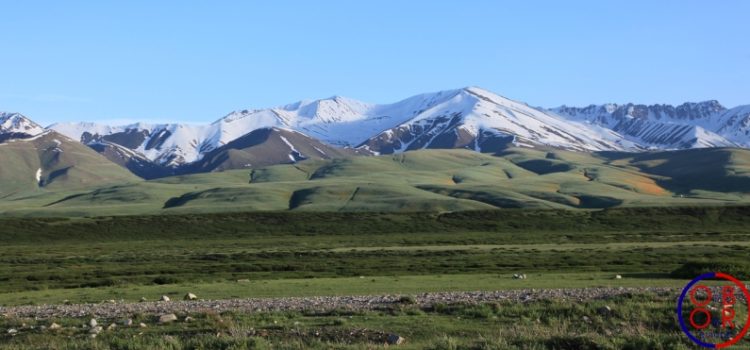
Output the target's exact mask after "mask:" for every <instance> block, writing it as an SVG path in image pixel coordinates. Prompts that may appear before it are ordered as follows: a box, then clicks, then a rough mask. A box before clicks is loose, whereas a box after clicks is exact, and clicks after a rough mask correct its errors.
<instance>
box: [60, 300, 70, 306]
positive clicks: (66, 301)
mask: <svg viewBox="0 0 750 350" xmlns="http://www.w3.org/2000/svg"><path fill="white" fill-rule="evenodd" d="M62 303H63V304H64V305H70V304H72V303H71V302H70V300H68V299H65V300H63V302H62Z"/></svg>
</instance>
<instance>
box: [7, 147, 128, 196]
mask: <svg viewBox="0 0 750 350" xmlns="http://www.w3.org/2000/svg"><path fill="white" fill-rule="evenodd" d="M136 181H140V178H138V177H137V176H135V175H133V174H131V173H130V172H129V171H128V170H126V169H124V168H122V167H120V166H118V165H116V164H114V163H112V162H110V161H108V160H107V159H106V158H104V157H102V156H101V155H99V154H97V153H96V152H94V151H93V150H91V149H90V148H88V147H87V146H84V145H82V144H80V143H78V142H75V141H72V140H70V139H68V138H67V137H65V136H62V135H60V134H58V133H55V132H47V133H45V134H42V135H39V136H36V137H32V138H29V139H13V140H8V141H6V142H3V143H0V198H2V199H3V200H4V201H5V202H8V201H10V200H11V199H18V198H22V197H29V196H32V197H33V196H38V195H44V194H48V193H50V192H55V193H58V192H59V191H71V190H81V189H86V188H92V187H97V186H104V185H110V184H116V183H124V182H136ZM13 202H15V201H11V203H13ZM21 202H23V201H21ZM11 205H12V204H11Z"/></svg>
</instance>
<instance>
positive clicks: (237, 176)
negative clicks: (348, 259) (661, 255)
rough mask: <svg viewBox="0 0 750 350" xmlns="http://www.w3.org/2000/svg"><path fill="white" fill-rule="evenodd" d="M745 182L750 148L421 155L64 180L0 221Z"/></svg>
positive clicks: (511, 203) (338, 207)
mask: <svg viewBox="0 0 750 350" xmlns="http://www.w3.org/2000/svg"><path fill="white" fill-rule="evenodd" d="M2 147H8V145H6V146H2ZM5 153H6V152H4V153H3V154H5ZM36 166H37V165H36V164H32V165H26V167H27V168H28V169H31V168H34V167H36ZM27 173H28V171H27ZM31 174H33V171H32V172H31ZM749 174H750V151H748V150H743V149H728V148H718V149H696V150H685V151H673V152H663V151H662V152H650V153H613V152H609V153H593V154H589V153H576V152H567V151H559V150H535V149H527V148H513V149H509V150H506V151H503V152H501V153H498V154H495V155H491V154H483V153H477V152H473V151H468V150H455V149H452V150H420V151H413V152H406V153H403V154H397V155H386V156H377V157H345V158H338V159H333V160H308V161H303V162H300V163H296V164H288V165H276V166H269V167H262V168H256V169H248V170H230V171H224V172H214V173H204V174H196V175H184V176H175V177H168V178H163V179H158V180H151V181H132V179H130V178H128V177H122V178H118V177H116V176H115V177H111V176H106V177H107V180H111V181H110V183H112V182H117V183H116V184H113V185H108V186H101V185H99V186H95V187H90V188H85V189H80V187H79V188H78V189H77V188H73V187H70V186H62V183H60V186H58V187H56V188H57V189H59V190H58V191H53V190H52V189H53V188H55V187H54V186H50V189H49V190H46V191H44V192H39V191H30V192H28V193H29V194H28V195H25V196H18V195H16V196H15V197H14V198H12V199H5V200H3V201H0V212H2V213H4V214H6V215H38V216H58V215H59V216H91V215H121V214H168V213H176V214H177V213H190V212H226V211H257V210H271V211H283V210H295V211H459V210H481V209H495V208H550V209H552V208H558V209H587V208H608V207H616V206H662V205H688V206H689V205H727V204H742V203H747V202H748V200H749V199H750V196H748V192H750V176H748V175H749ZM26 175H27V177H29V178H31V180H33V177H32V176H30V175H29V174H26ZM27 180H28V179H27ZM31 182H32V183H31V185H34V184H33V181H31ZM29 187H33V186H29Z"/></svg>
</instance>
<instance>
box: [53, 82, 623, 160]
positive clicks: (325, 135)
mask: <svg viewBox="0 0 750 350" xmlns="http://www.w3.org/2000/svg"><path fill="white" fill-rule="evenodd" d="M457 115H460V116H461V117H460V118H459V119H461V120H462V121H461V122H460V123H459V124H460V125H456V124H455V123H457V122H458V121H457V120H456V121H454V122H453V123H454V124H451V125H448V124H446V121H447V120H452V119H451V118H453V117H455V116H457ZM446 118H447V119H446ZM50 128H51V129H54V130H56V131H58V132H60V133H62V134H65V135H67V136H69V137H71V138H74V139H77V140H81V142H83V143H86V144H100V143H102V142H111V143H116V144H119V145H121V146H124V147H127V148H128V149H130V150H132V151H134V152H137V153H139V154H141V155H143V156H144V157H146V158H147V159H150V160H151V161H153V162H155V163H157V164H158V165H160V166H165V167H178V166H181V165H184V164H189V163H193V162H196V161H198V160H200V159H201V158H202V157H203V155H205V154H206V153H207V152H210V151H213V150H215V149H218V148H220V147H222V146H224V145H226V144H228V143H229V142H231V141H233V140H236V139H237V138H239V137H241V136H243V135H246V134H247V133H249V132H251V131H253V130H258V129H261V128H279V129H286V130H293V131H297V132H301V133H303V134H305V135H308V136H310V137H312V138H315V139H319V140H321V141H323V142H324V143H326V144H329V145H332V146H338V147H356V146H362V147H364V148H369V149H371V150H373V151H375V152H379V153H390V152H397V151H403V150H410V149H416V148H431V147H453V146H455V147H469V148H476V149H478V150H481V149H482V145H484V147H485V148H486V147H489V146H488V145H489V144H490V143H493V142H497V140H499V139H504V138H508V137H510V138H511V140H510V142H514V143H516V144H519V145H521V144H525V145H548V146H553V147H562V148H568V149H574V150H582V151H583V150H589V151H595V150H613V149H625V148H628V147H631V146H632V145H630V144H629V143H627V142H625V143H623V141H622V140H621V137H620V136H619V135H617V134H616V133H613V132H610V131H609V130H606V129H603V128H600V127H597V126H591V125H588V124H586V123H578V122H570V121H566V120H565V119H563V118H561V117H559V116H557V115H554V114H548V113H545V111H543V110H539V109H535V108H532V107H529V106H527V105H525V104H522V103H518V102H514V101H511V100H508V99H506V98H503V97H500V96H498V95H495V94H493V93H490V92H488V91H485V90H482V89H479V88H466V89H458V90H450V91H442V92H436V93H429V94H422V95H417V96H413V97H410V98H407V99H405V100H403V101H400V102H396V103H393V104H383V105H377V104H368V103H364V102H360V101H356V100H353V99H349V98H344V97H339V96H334V97H331V98H327V99H322V100H315V101H301V102H297V103H293V104H289V105H286V106H281V107H276V108H268V109H256V110H242V111H235V112H232V113H229V114H228V115H226V116H225V117H223V118H221V119H219V120H217V121H215V122H213V123H211V124H209V125H187V124H145V123H138V124H131V125H126V126H108V125H101V124H96V123H60V124H54V125H52V126H50ZM407 130H408V131H407ZM407 134H409V136H407ZM417 134H419V135H417ZM438 134H442V136H440V137H438ZM384 135H385V136H384ZM388 135H400V136H398V137H396V138H392V137H391V136H388ZM450 135H456V138H458V139H460V141H457V143H455V144H451V143H450V142H449V141H447V140H448V139H450V138H451V137H453V136H450ZM425 138H429V139H431V140H425ZM475 138H479V139H481V140H482V142H479V143H477V142H474V139H475ZM416 139H420V141H417V142H415V141H414V140H416ZM493 140H494V141H493ZM391 142H392V143H393V146H392V147H391V146H387V144H389V143H391ZM472 142H473V143H472ZM407 143H408V145H407ZM470 144H471V145H470ZM474 144H476V145H474Z"/></svg>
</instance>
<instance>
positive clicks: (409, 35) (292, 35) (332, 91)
mask: <svg viewBox="0 0 750 350" xmlns="http://www.w3.org/2000/svg"><path fill="white" fill-rule="evenodd" d="M0 13H2V30H0V48H1V49H2V53H1V54H0V81H1V82H2V83H0V111H8V112H20V113H23V114H25V115H27V116H29V117H30V118H32V119H34V120H36V121H37V122H39V123H42V124H45V125H46V124H49V123H53V122H65V121H100V122H110V123H117V122H127V121H136V120H138V121H150V122H161V121H176V122H177V121H179V122H193V123H206V122H212V121H214V120H216V119H219V118H221V117H222V116H224V115H226V114H227V113H229V112H230V111H233V110H238V109H253V108H265V107H273V106H278V105H284V104H288V103H292V102H295V101H298V100H302V99H317V98H326V97H330V96H333V95H341V96H346V97H350V98H354V99H359V100H363V101H366V102H372V103H390V102H396V101H398V100H400V99H403V98H406V97H409V96H412V95H415V94H419V93H424V92H432V91H440V90H447V89H454V88H460V87H464V86H480V87H482V88H485V89H488V90H491V91H493V92H495V93H498V94H500V95H503V96H506V97H508V98H512V99H515V100H520V101H524V102H527V103H529V104H530V105H533V106H543V107H556V106H559V105H562V104H566V105H588V104H592V103H595V104H599V103H606V102H614V103H626V102H636V103H647V104H652V103H669V104H677V103H682V102H685V101H703V100H709V99H717V100H719V101H720V102H721V103H723V104H724V105H726V106H728V107H733V106H736V105H741V104H750V85H749V84H748V82H750V44H749V43H750V41H749V40H750V39H749V38H750V25H748V21H749V20H748V17H747V16H748V14H750V1H745V0H724V1H708V0H706V1H691V0H679V1H677V0H662V1H653V0H649V1H634V0H627V1H621V0H611V1H601V0H597V1H575V0H571V1H533V0H530V1H498V0H487V1H481V0H462V1H435V0H427V1H419V0H410V1H404V0H400V1H391V0H377V1H375V0H373V1H366V0H357V1H351V0H348V1H336V0H321V1H302V0H300V1H285V0H274V1H252V0H245V1H137V0H136V1H118V2H115V1H75V0H71V1H35V0H28V1H6V0H0Z"/></svg>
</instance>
